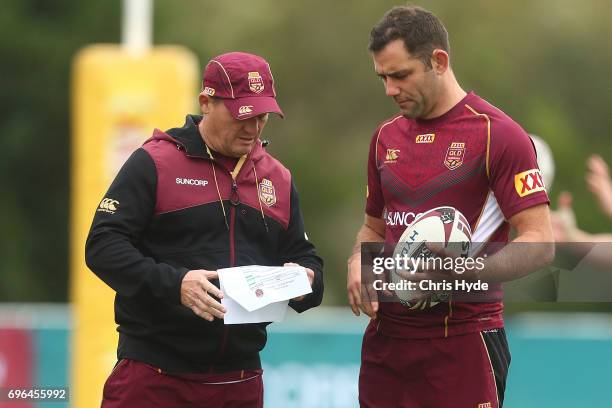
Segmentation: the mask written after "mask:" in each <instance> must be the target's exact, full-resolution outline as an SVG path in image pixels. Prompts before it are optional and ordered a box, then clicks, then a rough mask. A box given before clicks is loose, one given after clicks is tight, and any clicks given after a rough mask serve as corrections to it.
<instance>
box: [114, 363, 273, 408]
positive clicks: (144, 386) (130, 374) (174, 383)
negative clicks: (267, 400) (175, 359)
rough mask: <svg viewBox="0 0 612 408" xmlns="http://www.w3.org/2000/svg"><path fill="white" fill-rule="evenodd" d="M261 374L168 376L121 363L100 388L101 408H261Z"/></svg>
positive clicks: (143, 366)
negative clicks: (101, 389) (101, 391)
mask: <svg viewBox="0 0 612 408" xmlns="http://www.w3.org/2000/svg"><path fill="white" fill-rule="evenodd" d="M261 373H262V372H261V370H258V371H238V372H232V373H226V374H211V375H201V374H193V375H184V376H183V375H171V374H166V373H163V372H161V371H160V370H159V369H157V368H155V367H153V366H150V365H148V364H145V363H141V362H139V361H134V360H121V361H120V362H119V363H118V364H117V366H116V367H115V368H114V370H113V372H112V373H111V375H110V376H109V377H108V379H107V380H106V383H105V384H104V391H103V399H102V408H123V407H125V408H134V407H147V408H149V407H150V408H156V407H160V408H162V407H163V408H179V407H180V408H187V407H215V408H216V407H219V408H261V407H263V382H262V379H261Z"/></svg>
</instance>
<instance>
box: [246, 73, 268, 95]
mask: <svg viewBox="0 0 612 408" xmlns="http://www.w3.org/2000/svg"><path fill="white" fill-rule="evenodd" d="M249 89H250V90H251V91H252V92H255V93H261V92H262V91H263V90H264V82H263V79H262V78H261V75H259V72H257V71H254V72H249Z"/></svg>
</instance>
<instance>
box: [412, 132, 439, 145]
mask: <svg viewBox="0 0 612 408" xmlns="http://www.w3.org/2000/svg"><path fill="white" fill-rule="evenodd" d="M435 139H436V135H435V133H427V134H426V135H418V136H417V137H416V139H415V142H416V143H433V142H434V140H435Z"/></svg>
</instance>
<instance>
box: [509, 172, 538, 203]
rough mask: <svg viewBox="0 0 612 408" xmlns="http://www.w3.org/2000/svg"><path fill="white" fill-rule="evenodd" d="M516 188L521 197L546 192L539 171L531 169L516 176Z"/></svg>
mask: <svg viewBox="0 0 612 408" xmlns="http://www.w3.org/2000/svg"><path fill="white" fill-rule="evenodd" d="M514 188H515V189H516V193H517V194H518V195H519V197H525V196H526V195H529V194H532V193H536V192H538V191H546V188H545V187H544V180H542V174H540V170H539V169H531V170H527V171H524V172H522V173H519V174H517V175H515V176H514Z"/></svg>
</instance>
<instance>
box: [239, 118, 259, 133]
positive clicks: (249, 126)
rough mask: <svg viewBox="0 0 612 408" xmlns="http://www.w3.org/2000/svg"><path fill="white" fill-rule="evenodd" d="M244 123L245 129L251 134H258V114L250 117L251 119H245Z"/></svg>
mask: <svg viewBox="0 0 612 408" xmlns="http://www.w3.org/2000/svg"><path fill="white" fill-rule="evenodd" d="M243 123H244V130H245V131H246V132H247V133H249V134H252V135H254V134H257V132H259V127H260V125H259V120H258V119H257V116H255V117H253V118H249V119H245V120H243Z"/></svg>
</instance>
